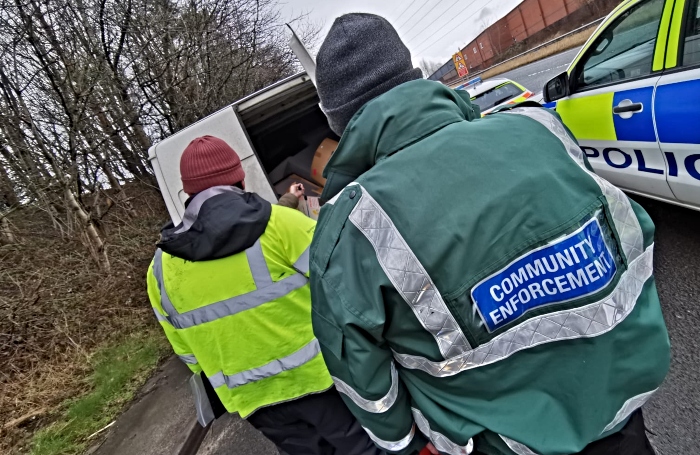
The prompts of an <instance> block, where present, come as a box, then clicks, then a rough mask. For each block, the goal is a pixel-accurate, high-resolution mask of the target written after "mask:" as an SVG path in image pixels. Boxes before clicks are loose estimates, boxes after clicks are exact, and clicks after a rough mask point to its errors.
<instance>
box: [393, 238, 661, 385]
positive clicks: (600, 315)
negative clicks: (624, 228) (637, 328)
mask: <svg viewBox="0 0 700 455" xmlns="http://www.w3.org/2000/svg"><path fill="white" fill-rule="evenodd" d="M653 259H654V245H650V246H649V248H647V249H646V251H645V252H644V253H643V254H642V255H641V256H639V257H637V258H636V259H635V260H634V261H633V262H631V263H630V264H629V268H628V270H627V271H625V273H623V275H622V277H621V278H620V281H619V282H618V283H617V286H616V287H615V289H614V290H613V291H612V292H611V293H610V295H608V296H607V297H604V298H603V299H601V300H599V301H597V302H593V303H591V304H588V305H586V306H583V307H580V308H574V309H570V310H562V311H557V312H555V313H549V314H545V315H542V316H538V317H534V318H532V319H529V320H527V321H525V322H523V323H522V324H519V325H517V326H515V327H513V328H511V329H510V330H508V331H506V332H504V333H502V334H501V335H499V336H497V337H495V338H493V339H492V340H491V341H489V342H488V343H485V344H482V345H481V346H479V347H478V348H476V349H474V350H473V351H470V352H467V353H465V354H462V355H460V356H458V357H454V358H451V359H447V360H444V361H442V362H433V361H430V360H428V359H426V358H424V357H420V356H414V355H408V354H399V353H397V352H394V358H395V359H396V361H397V362H398V363H399V364H400V365H401V366H403V367H405V368H411V369H417V370H422V371H425V372H426V373H428V374H430V375H432V376H436V377H446V376H453V375H455V374H458V373H460V372H462V371H466V370H470V369H472V368H478V367H482V366H484V365H489V364H491V363H495V362H498V361H500V360H503V359H505V358H508V357H510V356H511V355H512V354H514V353H516V352H518V351H522V350H524V349H529V348H532V347H535V346H539V345H541V344H545V343H551V342H554V341H562V340H570V339H577V338H591V337H596V336H599V335H602V334H604V333H607V332H609V331H610V330H612V329H614V328H615V327H616V326H617V325H618V324H620V323H621V322H622V321H624V320H625V318H626V317H627V316H628V315H629V314H630V313H631V312H632V310H633V309H634V306H635V304H636V302H637V299H638V298H639V295H640V294H641V292H642V288H643V287H644V283H645V282H646V281H647V280H648V279H649V277H651V273H652V264H653Z"/></svg>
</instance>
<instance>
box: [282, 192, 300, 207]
mask: <svg viewBox="0 0 700 455" xmlns="http://www.w3.org/2000/svg"><path fill="white" fill-rule="evenodd" d="M277 205H280V206H282V207H289V208H290V209H297V208H299V198H297V197H296V196H294V195H293V194H292V193H287V194H283V195H282V197H281V198H280V200H279V202H277Z"/></svg>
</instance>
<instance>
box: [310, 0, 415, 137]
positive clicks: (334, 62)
mask: <svg viewBox="0 0 700 455" xmlns="http://www.w3.org/2000/svg"><path fill="white" fill-rule="evenodd" d="M421 78H422V74H421V71H420V70H419V69H417V68H413V64H412V63H411V52H410V51H409V50H408V48H407V47H406V45H405V44H404V43H403V42H402V41H401V38H399V34H398V33H396V30H394V27H392V26H391V24H390V23H389V22H388V21H387V20H386V19H384V18H383V17H380V16H376V15H374V14H365V13H352V14H345V15H343V16H340V17H339V18H337V19H336V20H335V22H333V25H332V26H331V29H330V31H329V32H328V36H326V39H325V40H324V41H323V44H322V45H321V49H320V50H319V52H318V55H317V56H316V87H317V89H318V96H319V98H320V99H321V107H322V108H323V111H324V112H325V113H326V116H327V117H328V123H329V124H330V127H331V129H332V130H333V131H334V132H335V133H336V134H338V135H339V136H341V135H342V134H343V131H345V127H346V126H347V124H348V122H349V121H350V119H351V118H352V116H353V115H355V112H357V111H358V110H359V109H360V108H361V107H362V106H363V105H364V104H365V103H367V102H368V101H370V100H372V99H373V98H376V97H377V96H379V95H381V94H383V93H386V92H388V91H389V90H391V89H392V88H394V87H396V86H398V85H400V84H403V83H404V82H408V81H412V80H415V79H421Z"/></svg>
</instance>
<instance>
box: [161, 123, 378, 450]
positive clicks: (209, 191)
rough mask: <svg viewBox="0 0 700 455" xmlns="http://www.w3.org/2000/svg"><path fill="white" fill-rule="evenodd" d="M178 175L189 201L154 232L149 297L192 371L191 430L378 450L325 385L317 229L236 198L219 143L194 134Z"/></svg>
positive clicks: (226, 154) (239, 181)
mask: <svg viewBox="0 0 700 455" xmlns="http://www.w3.org/2000/svg"><path fill="white" fill-rule="evenodd" d="M180 173H181V175H182V184H183V190H184V191H185V193H187V194H188V195H189V196H190V197H189V199H188V201H187V202H186V204H185V205H186V209H185V213H184V216H183V218H182V222H181V223H180V224H178V225H177V226H175V225H174V224H173V223H172V222H171V223H169V224H168V225H166V226H165V227H164V228H163V230H162V231H161V240H160V242H159V243H158V250H157V251H156V254H155V257H154V259H153V262H152V264H151V267H150V268H149V270H148V277H147V282H148V295H149V298H150V301H151V305H152V306H153V310H154V312H155V315H156V317H157V318H158V321H160V325H161V326H162V327H163V330H164V331H165V335H166V336H167V337H168V340H169V341H170V343H171V344H172V346H173V349H174V351H175V353H176V354H177V355H178V356H179V357H180V359H182V360H183V361H184V362H185V363H186V364H187V366H188V367H189V368H190V370H192V372H193V373H194V374H195V376H193V378H192V382H193V383H194V384H195V386H196V387H195V390H196V391H197V393H196V396H198V398H199V399H197V400H196V401H197V408H198V418H199V421H200V423H202V424H203V425H207V424H208V423H209V422H210V421H211V420H213V419H214V418H215V417H218V416H219V415H221V414H223V412H225V411H228V412H231V413H239V414H240V415H241V417H243V418H245V419H247V420H248V422H250V423H251V424H252V425H253V426H254V427H256V428H257V429H259V430H260V431H261V432H262V433H263V434H264V435H265V436H267V437H268V438H269V439H270V440H271V441H272V442H274V443H275V444H276V445H277V446H278V448H279V449H280V450H281V451H282V452H283V453H286V454H289V455H295V454H298V455H307V454H323V455H355V454H366V455H379V454H380V453H381V452H380V451H379V450H378V449H377V448H376V447H375V446H374V445H373V444H372V441H371V440H370V439H369V437H368V436H367V435H366V433H365V432H364V431H362V428H361V427H360V425H359V424H358V423H357V421H356V420H355V418H354V417H353V415H352V414H351V413H350V412H349V411H348V410H347V408H346V407H345V406H344V405H343V402H342V400H341V399H340V396H339V395H338V392H337V391H335V389H332V388H331V387H332V384H333V383H332V380H331V377H330V375H329V374H328V370H327V369H326V366H325V364H324V361H323V356H322V354H321V351H320V347H319V344H318V341H317V340H316V338H315V337H314V334H313V331H312V328H311V297H310V291H309V284H308V275H309V265H308V261H309V245H310V243H311V238H312V236H313V233H314V229H315V227H316V223H315V222H314V221H313V220H311V219H310V218H308V217H306V216H304V215H303V214H302V213H301V212H299V211H297V210H291V209H290V208H286V207H282V206H274V205H270V203H269V202H267V201H265V200H264V199H262V198H261V197H260V196H258V195H257V194H255V193H248V192H245V181H244V178H245V172H244V171H243V167H242V166H241V161H240V159H239V157H238V155H237V154H236V152H235V151H234V150H233V149H232V148H231V147H230V146H229V145H228V144H227V143H226V142H225V141H223V140H221V139H219V138H216V137H212V136H203V137H199V138H196V139H194V140H193V141H192V142H191V143H190V144H189V145H188V146H187V148H186V149H185V151H184V153H183V155H182V158H181V161H180ZM290 191H291V192H292V193H290V195H289V196H287V197H284V198H283V200H282V201H280V202H282V203H285V204H287V205H289V206H293V207H296V204H295V201H294V199H296V200H297V201H298V198H299V197H300V196H301V195H302V194H303V192H302V191H303V187H299V186H298V185H297V186H295V187H293V188H291V189H290ZM329 389H330V390H329ZM212 402H213V403H214V405H213V406H210V404H211V403H212Z"/></svg>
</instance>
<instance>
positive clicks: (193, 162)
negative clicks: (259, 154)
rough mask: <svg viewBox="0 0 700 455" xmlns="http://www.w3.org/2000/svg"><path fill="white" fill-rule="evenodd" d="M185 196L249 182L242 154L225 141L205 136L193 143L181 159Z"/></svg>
mask: <svg viewBox="0 0 700 455" xmlns="http://www.w3.org/2000/svg"><path fill="white" fill-rule="evenodd" d="M180 175H181V177H182V187H183V190H184V191H185V193H187V194H189V195H194V194H197V193H199V192H202V191H204V190H206V189H207V188H211V187H213V186H219V185H235V184H236V183H238V182H242V181H243V179H245V172H244V171H243V167H241V159H240V158H239V157H238V154H237V153H236V152H235V151H234V150H233V149H232V148H231V146H229V145H228V144H227V143H226V142H225V141H223V140H221V139H219V138H218V137H214V136H202V137H198V138H197V139H195V140H193V141H192V142H190V144H189V145H188V146H187V148H186V149H185V152H184V153H183V154H182V158H181V159H180Z"/></svg>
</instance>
